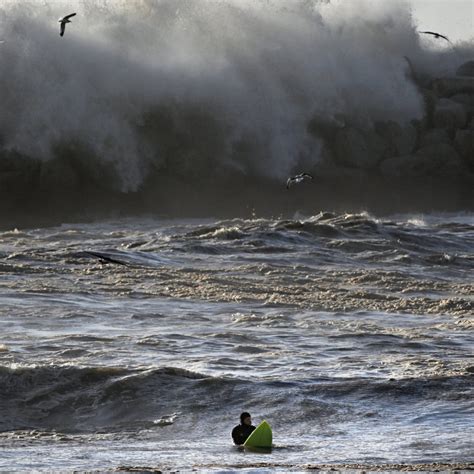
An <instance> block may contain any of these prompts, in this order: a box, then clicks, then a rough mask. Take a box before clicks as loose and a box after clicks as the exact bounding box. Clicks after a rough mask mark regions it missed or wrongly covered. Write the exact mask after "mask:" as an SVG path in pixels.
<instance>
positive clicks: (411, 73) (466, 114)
mask: <svg viewBox="0 0 474 474" xmlns="http://www.w3.org/2000/svg"><path fill="white" fill-rule="evenodd" d="M76 3H77V4H75V5H74V9H75V10H76V11H77V16H75V17H74V18H73V19H72V23H71V24H68V26H67V31H66V34H65V36H64V37H63V38H60V37H59V25H58V24H57V22H56V18H57V17H58V16H61V15H63V14H64V11H69V9H70V8H71V7H70V4H69V3H68V2H65V1H62V0H61V1H55V2H48V1H46V2H42V4H41V6H38V4H37V2H26V1H22V2H21V4H19V3H18V2H16V1H14V0H4V1H3V2H2V6H1V9H0V32H1V36H2V38H3V41H4V42H3V43H0V70H1V71H2V73H1V76H0V98H1V99H2V104H3V105H2V113H1V114H0V185H1V186H0V195H1V201H0V202H1V206H0V212H1V215H2V217H3V218H4V219H6V218H7V217H8V218H9V219H10V220H11V219H12V218H15V219H17V220H18V219H19V217H20V216H23V219H24V220H26V219H27V218H28V219H29V221H30V222H31V221H33V220H35V221H36V222H35V223H37V222H42V221H45V220H49V221H50V222H51V221H53V222H58V221H59V222H60V221H62V220H64V219H65V218H69V219H71V216H74V218H76V219H77V218H84V217H86V218H88V217H89V218H90V217H93V216H95V215H98V214H99V215H103V214H104V213H109V215H110V213H111V212H121V213H124V212H125V213H137V212H140V213H142V212H146V211H160V212H166V213H169V214H170V215H179V216H184V215H190V214H191V213H193V214H195V215H199V216H208V215H211V214H213V215H214V213H215V212H219V213H221V214H224V215H236V212H237V213H238V214H237V215H240V216H242V215H244V214H245V215H248V214H249V212H246V211H245V209H247V208H249V209H250V210H251V209H252V208H256V209H257V210H258V211H266V213H267V214H271V213H276V215H279V214H280V213H285V212H287V211H293V210H294V209H295V208H298V209H301V208H304V204H303V203H304V202H308V201H311V206H312V205H313V204H314V202H315V201H316V202H318V203H320V204H321V206H322V207H331V208H338V207H339V206H340V208H341V209H342V210H344V211H347V210H360V209H361V208H368V209H371V210H373V209H388V210H389V211H390V212H396V211H401V210H404V209H405V210H406V209H408V210H413V209H433V208H436V209H440V210H452V209H456V210H458V209H461V208H462V209H467V208H471V209H472V201H473V195H472V189H473V183H474V181H473V175H474V174H473V173H474V169H473V163H472V120H473V118H474V117H473V111H472V103H474V102H473V101H472V100H473V99H472V97H473V93H474V86H473V83H472V81H474V79H472V77H470V76H462V77H458V76H457V75H456V74H457V72H456V71H457V70H458V67H459V66H460V65H461V64H462V63H464V62H466V61H468V60H472V57H473V51H474V50H473V46H472V42H471V43H469V42H465V43H459V44H456V45H454V46H445V45H444V42H437V43H436V42H435V43H433V42H430V41H431V40H430V39H429V38H427V37H424V36H423V37H421V36H420V35H419V34H418V32H417V29H418V27H417V25H415V24H414V22H413V18H412V15H411V12H410V10H409V8H408V6H407V5H406V4H404V3H403V2H389V3H388V4H386V5H384V6H383V7H381V6H379V5H374V4H372V2H369V1H358V2H339V3H338V2H328V1H316V0H314V1H306V0H294V1H292V2H291V5H287V4H286V3H285V2H283V3H282V2H278V1H273V0H272V1H260V0H244V1H243V0H238V1H237V0H228V1H225V2H215V1H211V0H196V1H192V2H190V1H187V0H159V1H151V0H131V1H127V2H114V1H101V2H96V1H81V2H76ZM361 11H363V12H364V14H362V15H361V14H360V12H361ZM466 69H468V68H464V70H466ZM461 73H462V70H461ZM440 78H441V79H440ZM302 170H306V171H309V172H311V173H313V174H315V175H316V176H317V178H318V179H317V185H315V186H313V187H312V188H311V191H307V192H306V193H305V195H304V198H303V197H302V194H303V191H299V192H296V196H298V195H299V196H300V198H298V197H295V193H293V194H290V193H287V194H286V195H285V197H284V198H276V201H275V195H277V194H281V193H284V192H285V189H284V183H285V182H286V179H287V177H288V176H289V175H290V174H293V173H296V172H301V171H302ZM288 196H291V197H290V198H289V197H288ZM262 201H265V204H263V203H262ZM329 204H332V205H331V206H329ZM286 205H289V209H287V208H286ZM308 210H309V209H308ZM32 216H35V217H34V218H33V217H32Z"/></svg>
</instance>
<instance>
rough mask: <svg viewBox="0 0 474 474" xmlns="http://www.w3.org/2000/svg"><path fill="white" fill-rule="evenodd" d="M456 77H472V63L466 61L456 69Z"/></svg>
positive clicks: (473, 65)
mask: <svg viewBox="0 0 474 474" xmlns="http://www.w3.org/2000/svg"><path fill="white" fill-rule="evenodd" d="M456 76H469V77H474V61H467V62H466V63H464V64H461V66H459V67H458V69H457V71H456Z"/></svg>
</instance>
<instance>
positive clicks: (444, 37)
mask: <svg viewBox="0 0 474 474" xmlns="http://www.w3.org/2000/svg"><path fill="white" fill-rule="evenodd" d="M419 33H423V34H424V35H431V36H434V37H435V38H436V39H439V38H443V39H445V40H446V41H447V42H448V43H451V41H449V39H448V38H447V37H446V36H444V35H440V34H439V33H436V32H435V31H419Z"/></svg>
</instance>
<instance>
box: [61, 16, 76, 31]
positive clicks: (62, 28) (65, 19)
mask: <svg viewBox="0 0 474 474" xmlns="http://www.w3.org/2000/svg"><path fill="white" fill-rule="evenodd" d="M73 16H76V14H75V13H71V14H69V15H66V16H63V17H62V18H60V19H59V20H58V23H61V26H60V29H61V31H60V33H59V36H64V30H65V29H66V23H71V22H70V20H69V18H71V17H73Z"/></svg>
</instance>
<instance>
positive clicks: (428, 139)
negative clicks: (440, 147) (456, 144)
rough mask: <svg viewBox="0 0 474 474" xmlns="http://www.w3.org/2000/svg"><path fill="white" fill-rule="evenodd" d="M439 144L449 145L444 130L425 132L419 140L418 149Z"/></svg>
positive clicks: (437, 129)
mask: <svg viewBox="0 0 474 474" xmlns="http://www.w3.org/2000/svg"><path fill="white" fill-rule="evenodd" d="M439 143H447V144H451V139H450V138H449V134H448V132H447V131H446V130H445V129H444V128H432V129H429V130H426V131H425V132H424V133H423V135H422V136H421V139H420V147H425V146H429V145H436V144H439Z"/></svg>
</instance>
